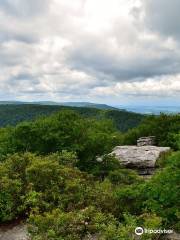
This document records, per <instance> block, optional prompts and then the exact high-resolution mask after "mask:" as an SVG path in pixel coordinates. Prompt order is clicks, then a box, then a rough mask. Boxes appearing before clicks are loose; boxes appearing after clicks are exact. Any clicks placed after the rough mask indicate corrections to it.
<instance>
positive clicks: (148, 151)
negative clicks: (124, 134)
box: [111, 146, 170, 169]
mask: <svg viewBox="0 0 180 240" xmlns="http://www.w3.org/2000/svg"><path fill="white" fill-rule="evenodd" d="M169 151H170V148H169V147H157V146H141V147H138V146H117V147H115V148H114V149H113V151H112V153H111V155H115V157H116V158H117V159H118V160H119V161H120V162H121V164H122V165H124V166H126V167H129V168H137V169H148V168H155V164H156V161H157V160H158V159H159V157H160V156H161V155H162V154H163V153H166V152H169Z"/></svg>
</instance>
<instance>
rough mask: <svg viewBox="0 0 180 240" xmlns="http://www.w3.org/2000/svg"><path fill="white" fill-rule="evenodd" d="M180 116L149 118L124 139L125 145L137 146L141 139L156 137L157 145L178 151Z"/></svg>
mask: <svg viewBox="0 0 180 240" xmlns="http://www.w3.org/2000/svg"><path fill="white" fill-rule="evenodd" d="M179 132H180V115H179V114H177V115H165V114H161V115H160V116H148V117H146V118H145V119H144V120H143V122H142V123H141V124H140V125H139V126H138V127H137V128H134V129H132V130H129V131H128V132H127V133H126V134H125V137H124V142H123V143H124V144H136V140H137V139H138V138H139V137H144V136H155V137H156V144H158V145H159V146H169V147H172V148H173V149H175V150H177V149H178V148H179V137H178V134H179Z"/></svg>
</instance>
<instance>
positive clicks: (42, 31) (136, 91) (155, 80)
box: [0, 0, 180, 105]
mask: <svg viewBox="0 0 180 240" xmlns="http://www.w3.org/2000/svg"><path fill="white" fill-rule="evenodd" d="M179 9H180V1H179V0H171V1H170V0H73V1H72V0H0V70H1V74H0V100H22V101H38V100H52V101H91V102H99V103H108V104H113V105H123V104H125V105H133V104H134V105H136V104H142V105H151V104H152V105H177V104H178V103H179V101H180V27H179V23H180V14H179Z"/></svg>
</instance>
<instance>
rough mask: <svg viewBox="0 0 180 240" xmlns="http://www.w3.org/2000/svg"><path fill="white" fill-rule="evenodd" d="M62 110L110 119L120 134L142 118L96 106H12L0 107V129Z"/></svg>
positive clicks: (139, 115)
mask: <svg viewBox="0 0 180 240" xmlns="http://www.w3.org/2000/svg"><path fill="white" fill-rule="evenodd" d="M101 106H102V105H101ZM63 110H73V111H76V112H77V113H79V114H80V115H81V116H83V117H85V118H94V119H98V120H100V119H101V120H102V119H110V120H112V121H113V123H114V125H115V127H116V128H117V129H118V130H120V131H122V132H125V131H127V130H128V129H130V128H133V127H136V126H137V125H138V124H139V123H140V122H141V121H142V119H143V118H144V116H143V115H141V114H137V113H132V112H127V111H122V110H118V109H109V110H108V109H103V108H102V109H98V106H97V108H91V107H68V106H54V105H38V104H13V105H0V116H1V118H0V127H6V126H7V125H16V124H18V123H20V122H23V121H32V120H35V119H37V118H39V117H42V116H49V115H51V114H53V113H56V112H59V111H63Z"/></svg>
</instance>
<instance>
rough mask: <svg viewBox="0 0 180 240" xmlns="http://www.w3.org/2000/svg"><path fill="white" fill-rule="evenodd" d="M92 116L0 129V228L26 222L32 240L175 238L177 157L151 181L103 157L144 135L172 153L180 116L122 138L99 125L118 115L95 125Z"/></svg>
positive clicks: (69, 114)
mask: <svg viewBox="0 0 180 240" xmlns="http://www.w3.org/2000/svg"><path fill="white" fill-rule="evenodd" d="M81 110H82V109H81ZM83 111H85V110H83ZM94 111H96V114H99V111H101V110H97V109H96V110H92V112H91V111H90V112H89V116H90V117H89V118H85V117H82V115H83V113H81V115H79V114H77V112H75V111H67V110H66V111H60V112H59V113H56V114H54V115H52V116H50V117H46V118H45V117H42V118H41V119H38V120H35V121H33V122H23V123H20V124H18V125H17V126H15V127H7V128H2V129H0V160H1V162H0V221H1V222H4V221H9V220H13V219H16V218H17V217H19V216H21V215H23V216H26V217H27V219H29V220H28V222H29V231H30V233H31V236H32V240H41V239H42V240H73V239H74V240H78V239H83V240H86V239H88V236H89V237H96V238H97V239H99V240H119V239H120V240H124V239H126V240H133V239H134V240H135V239H136V236H135V234H134V229H135V228H136V227H137V226H142V227H145V228H151V229H159V228H173V229H176V230H180V229H179V226H180V223H179V216H180V213H179V211H178V209H179V206H180V202H179V200H180V195H179V188H180V186H179V179H180V162H179V159H180V152H174V153H172V152H171V153H170V154H168V155H165V156H163V157H162V158H161V160H160V161H159V162H158V166H160V167H161V168H162V169H160V170H159V171H157V172H156V173H155V175H154V176H153V177H152V178H151V179H149V180H144V179H143V178H142V177H139V176H138V174H137V173H136V172H135V171H133V170H128V169H125V168H123V167H122V166H121V165H120V163H119V161H117V160H116V159H115V158H114V157H113V156H110V155H108V153H109V152H110V151H111V150H112V148H113V147H114V146H115V145H118V144H123V143H126V144H127V143H130V144H132V143H135V142H136V139H137V138H138V137H139V136H144V135H155V136H156V139H157V143H158V144H159V145H170V146H171V147H173V148H174V149H178V148H179V146H180V138H179V132H180V129H179V128H180V125H179V116H178V115H177V116H171V115H169V116H166V115H161V116H159V117H158V116H151V117H148V118H147V119H145V120H144V122H143V123H142V124H141V125H140V126H139V127H137V128H135V129H132V130H131V131H129V132H128V133H125V134H122V133H119V132H118V131H117V130H116V129H115V128H114V124H113V122H112V121H111V120H107V119H104V116H105V115H106V114H109V117H107V118H111V117H110V116H112V119H113V118H115V116H116V114H115V115H114V113H113V112H111V111H101V114H100V116H99V118H98V117H97V116H96V119H94V118H92V116H93V115H94ZM84 114H85V113H84ZM111 114H112V115H111ZM116 117H117V116H116ZM117 118H118V117H117ZM124 121H125V120H124ZM154 238H155V236H154V235H148V234H147V235H146V234H144V235H143V236H141V238H140V239H142V240H151V239H154Z"/></svg>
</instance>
